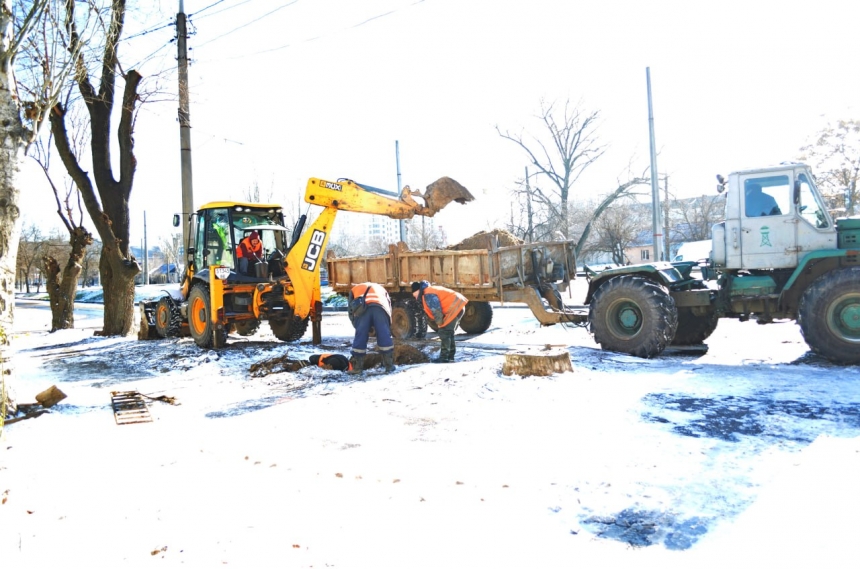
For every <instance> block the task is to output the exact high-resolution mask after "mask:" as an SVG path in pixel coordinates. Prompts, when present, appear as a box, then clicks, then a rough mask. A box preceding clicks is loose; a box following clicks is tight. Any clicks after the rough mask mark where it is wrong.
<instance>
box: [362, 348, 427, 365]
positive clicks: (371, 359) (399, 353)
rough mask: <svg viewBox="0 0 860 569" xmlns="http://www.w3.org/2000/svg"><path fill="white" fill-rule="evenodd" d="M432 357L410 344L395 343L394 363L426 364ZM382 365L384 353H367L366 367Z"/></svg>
mask: <svg viewBox="0 0 860 569" xmlns="http://www.w3.org/2000/svg"><path fill="white" fill-rule="evenodd" d="M429 361H430V359H429V358H428V357H427V356H425V355H424V353H423V352H422V351H421V350H419V349H418V348H413V347H412V346H410V345H409V344H395V345H394V363H395V364H397V365H412V364H426V363H427V362H429ZM379 365H382V354H367V356H365V358H364V368H365V369H370V368H373V367H376V366H379Z"/></svg>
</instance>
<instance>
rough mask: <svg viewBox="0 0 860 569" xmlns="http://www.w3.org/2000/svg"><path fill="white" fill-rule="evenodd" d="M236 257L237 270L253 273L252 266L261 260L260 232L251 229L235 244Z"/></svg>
mask: <svg viewBox="0 0 860 569" xmlns="http://www.w3.org/2000/svg"><path fill="white" fill-rule="evenodd" d="M236 258H238V259H239V272H240V273H243V274H250V275H252V276H253V275H254V271H253V270H252V267H253V266H254V265H255V264H257V263H258V262H262V260H263V244H262V243H261V242H260V234H259V233H257V232H256V231H252V232H251V233H250V234H249V235H248V236H246V237H245V238H244V239H242V240H241V241H240V242H239V244H238V245H237V246H236Z"/></svg>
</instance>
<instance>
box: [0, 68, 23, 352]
mask: <svg viewBox="0 0 860 569" xmlns="http://www.w3.org/2000/svg"><path fill="white" fill-rule="evenodd" d="M9 80H10V77H9V76H8V75H7V74H6V72H5V70H4V69H0V340H3V341H5V338H6V335H8V334H10V333H11V330H12V319H13V317H14V310H15V271H16V266H15V265H16V260H17V256H18V240H19V238H20V236H21V224H20V223H19V222H20V211H19V210H18V197H19V191H18V187H17V178H18V167H19V161H20V159H21V157H22V156H23V149H24V144H25V140H26V138H25V135H26V130H25V129H24V126H23V125H22V124H21V117H20V116H19V114H18V107H17V105H16V104H15V99H14V95H13V93H12V92H11V91H10V88H9ZM4 331H5V333H4Z"/></svg>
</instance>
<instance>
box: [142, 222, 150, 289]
mask: <svg viewBox="0 0 860 569" xmlns="http://www.w3.org/2000/svg"><path fill="white" fill-rule="evenodd" d="M141 281H142V283H143V284H145V285H148V284H149V244H148V243H147V241H146V210H144V212H143V279H141Z"/></svg>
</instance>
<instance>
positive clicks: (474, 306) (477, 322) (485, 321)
mask: <svg viewBox="0 0 860 569" xmlns="http://www.w3.org/2000/svg"><path fill="white" fill-rule="evenodd" d="M492 323H493V307H492V306H490V303H489V302H483V301H480V300H475V301H469V302H468V303H467V304H466V313H465V314H463V318H462V319H461V320H460V328H462V329H463V331H464V332H466V333H467V334H483V333H484V332H486V331H487V330H488V329H489V328H490V324H492Z"/></svg>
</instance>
